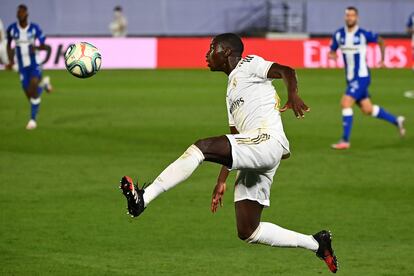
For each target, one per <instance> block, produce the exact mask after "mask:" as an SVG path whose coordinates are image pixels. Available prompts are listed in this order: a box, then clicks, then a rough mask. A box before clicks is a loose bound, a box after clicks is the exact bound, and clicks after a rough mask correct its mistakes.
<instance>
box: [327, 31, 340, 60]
mask: <svg viewBox="0 0 414 276" xmlns="http://www.w3.org/2000/svg"><path fill="white" fill-rule="evenodd" d="M337 36H338V33H334V35H333V36H332V39H331V45H330V47H329V48H330V51H329V53H328V58H329V59H333V60H336V59H337V58H338V54H337V53H336V51H337V50H338V48H339V44H338V40H337Z"/></svg>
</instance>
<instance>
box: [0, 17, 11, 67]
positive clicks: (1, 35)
mask: <svg viewBox="0 0 414 276" xmlns="http://www.w3.org/2000/svg"><path fill="white" fill-rule="evenodd" d="M6 45H7V43H6V35H5V32H4V25H3V21H2V20H1V18H0V64H4V65H6V64H9V59H8V57H7V46H6Z"/></svg>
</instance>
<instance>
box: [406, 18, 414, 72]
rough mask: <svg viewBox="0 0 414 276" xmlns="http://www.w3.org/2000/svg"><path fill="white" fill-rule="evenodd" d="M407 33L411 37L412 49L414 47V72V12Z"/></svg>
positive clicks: (413, 50)
mask: <svg viewBox="0 0 414 276" xmlns="http://www.w3.org/2000/svg"><path fill="white" fill-rule="evenodd" d="M407 33H408V34H410V35H411V47H412V62H413V64H412V69H413V70H414V12H413V13H412V14H410V17H408V22H407Z"/></svg>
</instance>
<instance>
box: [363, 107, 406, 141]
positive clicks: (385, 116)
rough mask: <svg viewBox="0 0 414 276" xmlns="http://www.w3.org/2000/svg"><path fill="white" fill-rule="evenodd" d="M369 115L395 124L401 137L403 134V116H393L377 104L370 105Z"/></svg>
mask: <svg viewBox="0 0 414 276" xmlns="http://www.w3.org/2000/svg"><path fill="white" fill-rule="evenodd" d="M371 116H372V117H374V118H378V119H382V120H385V121H387V122H389V123H391V124H393V125H395V126H396V127H397V128H398V132H399V134H400V136H401V137H404V136H405V128H404V121H405V118H404V117H403V116H395V115H393V114H391V113H389V112H388V111H386V110H385V109H384V108H382V107H380V106H378V105H373V106H372V112H371Z"/></svg>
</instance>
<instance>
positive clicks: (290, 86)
mask: <svg viewBox="0 0 414 276" xmlns="http://www.w3.org/2000/svg"><path fill="white" fill-rule="evenodd" d="M267 77H268V78H269V79H283V81H284V83H285V85H286V87H287V91H288V101H287V102H286V104H285V105H284V106H283V107H282V108H281V109H280V112H284V111H286V110H287V109H292V110H293V112H294V113H295V116H296V118H301V117H302V118H303V117H305V115H304V113H305V112H309V111H310V109H309V107H308V106H307V105H306V104H305V103H304V102H303V100H302V99H301V98H300V97H299V94H298V79H297V76H296V72H295V70H294V69H292V68H290V67H289V66H285V65H282V64H278V63H273V64H272V66H271V67H270V69H269V71H268V73H267Z"/></svg>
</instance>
